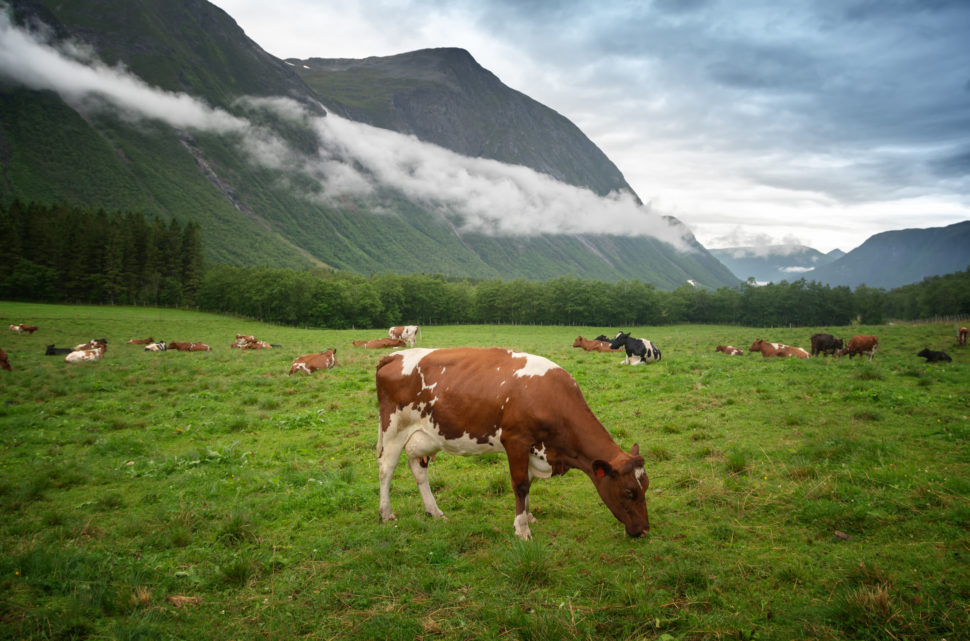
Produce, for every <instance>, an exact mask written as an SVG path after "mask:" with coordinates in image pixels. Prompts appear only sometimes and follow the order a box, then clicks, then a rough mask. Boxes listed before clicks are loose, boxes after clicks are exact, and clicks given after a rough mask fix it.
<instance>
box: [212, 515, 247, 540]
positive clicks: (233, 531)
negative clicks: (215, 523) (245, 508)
mask: <svg viewBox="0 0 970 641" xmlns="http://www.w3.org/2000/svg"><path fill="white" fill-rule="evenodd" d="M216 540H218V541H220V542H221V543H224V544H225V545H236V544H239V543H242V542H244V541H255V540H256V528H255V526H254V525H253V522H252V520H251V517H250V515H249V514H248V513H244V512H233V513H232V514H230V515H229V517H228V518H227V519H226V520H225V521H223V523H222V525H221V526H220V527H219V530H218V533H217V534H216Z"/></svg>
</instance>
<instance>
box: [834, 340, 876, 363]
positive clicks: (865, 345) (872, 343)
mask: <svg viewBox="0 0 970 641" xmlns="http://www.w3.org/2000/svg"><path fill="white" fill-rule="evenodd" d="M878 347H879V339H878V338H876V337H875V336H873V335H871V334H860V335H858V336H853V337H852V338H850V339H849V344H848V345H846V346H845V349H843V350H842V351H841V352H840V353H841V354H842V355H843V356H844V355H846V354H848V355H849V358H850V359H851V358H852V357H853V356H855V355H856V354H859V355H862V354H868V355H869V360H870V361H871V360H872V357H873V356H875V355H876V349H877V348H878Z"/></svg>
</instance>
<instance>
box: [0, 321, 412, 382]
mask: <svg viewBox="0 0 970 641" xmlns="http://www.w3.org/2000/svg"><path fill="white" fill-rule="evenodd" d="M38 329H39V328H38V327H37V326H36V325H24V324H22V323H20V324H11V325H10V330H11V331H14V332H17V333H18V334H21V333H24V332H26V333H28V334H33V333H34V332H36V331H37V330H38ZM420 334H421V330H420V328H419V327H418V326H417V325H403V326H397V327H391V328H390V329H389V330H388V337H387V338H379V339H374V340H367V341H353V344H354V346H355V347H363V348H368V349H387V348H396V347H406V346H411V347H414V345H415V342H416V340H417V337H418V336H420ZM127 344H128V345H144V346H145V351H146V352H166V351H169V350H176V351H180V352H211V351H212V347H210V346H209V345H206V344H205V343H201V342H183V341H168V342H166V341H156V340H155V339H154V338H153V337H151V336H149V337H148V338H133V339H131V340H129V341H128V342H127ZM229 347H231V348H234V349H273V348H280V347H282V345H276V344H272V343H268V342H267V341H263V340H259V339H257V338H256V337H255V336H249V335H246V334H236V340H235V341H234V342H233V343H232V344H231V345H229ZM107 349H108V339H107V338H94V339H91V340H90V341H88V342H87V343H82V344H80V345H75V346H74V347H55V346H54V345H53V344H52V345H48V346H47V350H46V352H45V354H46V355H47V356H64V362H66V363H83V362H89V361H99V360H101V359H102V358H104V353H105V351H107ZM336 354H337V348H335V347H331V348H330V349H327V350H324V351H322V352H318V353H314V354H307V355H305V356H299V357H297V358H296V359H295V360H294V361H293V364H292V365H291V366H290V372H289V373H290V374H293V373H295V372H302V373H304V374H312V373H313V372H315V371H317V370H320V369H330V368H332V367H334V365H336V364H337V360H336ZM0 369H5V370H11V369H12V368H11V366H10V360H9V358H8V357H7V353H6V352H4V351H3V350H2V349H0Z"/></svg>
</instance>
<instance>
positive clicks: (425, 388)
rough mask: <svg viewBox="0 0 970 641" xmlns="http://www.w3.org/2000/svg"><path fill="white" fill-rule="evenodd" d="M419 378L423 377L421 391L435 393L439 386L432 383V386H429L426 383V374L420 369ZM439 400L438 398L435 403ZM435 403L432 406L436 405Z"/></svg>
mask: <svg viewBox="0 0 970 641" xmlns="http://www.w3.org/2000/svg"><path fill="white" fill-rule="evenodd" d="M418 376H420V377H421V389H422V390H428V391H429V392H433V391H434V388H436V387H437V386H438V383H432V384H431V385H428V384H427V383H426V382H425V380H424V372H422V371H421V370H420V369H419V370H418ZM437 400H438V399H437V397H436V398H435V399H434V401H437ZM434 401H431V404H432V405H434Z"/></svg>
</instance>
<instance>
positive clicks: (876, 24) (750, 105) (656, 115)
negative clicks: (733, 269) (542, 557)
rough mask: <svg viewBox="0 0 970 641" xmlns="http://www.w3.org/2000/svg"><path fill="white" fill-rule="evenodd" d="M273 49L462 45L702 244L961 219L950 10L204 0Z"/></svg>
mask: <svg viewBox="0 0 970 641" xmlns="http://www.w3.org/2000/svg"><path fill="white" fill-rule="evenodd" d="M215 4H216V5H218V6H219V7H221V8H223V9H224V10H225V11H226V12H227V13H229V14H230V15H231V16H232V17H233V18H234V19H235V20H236V22H237V23H238V24H239V25H240V26H241V27H242V28H243V30H244V31H245V32H246V33H247V35H249V37H250V38H252V39H253V40H255V41H256V43H257V44H259V45H260V46H261V47H262V48H263V49H265V50H266V51H268V52H269V53H271V54H273V55H275V56H277V57H280V58H289V57H297V58H310V57H321V58H365V57H368V56H385V55H392V54H396V53H402V52H405V51H413V50H415V49H422V48H427V47H462V48H464V49H467V50H468V51H469V52H471V54H472V55H473V56H474V57H475V59H476V60H478V62H479V63H480V64H481V65H482V66H483V67H485V68H486V69H488V70H489V71H491V72H493V73H494V74H496V75H497V76H498V77H499V78H500V79H501V80H502V81H503V82H504V83H505V84H507V85H508V86H510V87H512V88H514V89H517V90H519V91H521V92H523V93H525V94H528V95H529V96H531V97H532V98H535V99H536V100H538V101H539V102H541V103H543V104H545V105H547V106H549V107H551V108H552V109H555V110H556V111H558V112H559V113H561V114H563V115H564V116H566V117H567V118H569V119H570V120H572V121H573V122H574V123H575V124H576V125H577V126H579V127H580V129H582V130H583V132H584V133H585V134H586V135H587V136H589V137H590V139H592V140H593V142H594V143H596V144H597V145H598V146H599V147H600V148H601V149H602V150H603V151H604V152H605V153H606V154H607V156H609V157H610V159H611V160H613V162H614V163H615V164H616V165H617V166H618V167H619V169H620V171H621V172H623V174H624V176H625V177H626V179H627V182H629V183H630V185H631V186H632V187H633V188H634V190H636V192H637V194H638V195H639V196H640V197H641V198H642V199H643V200H644V201H649V202H650V204H651V207H652V208H653V209H654V211H659V212H662V213H668V214H673V215H675V216H677V217H678V218H680V219H681V220H682V221H684V222H685V223H687V224H688V225H689V226H690V228H691V229H692V230H693V231H694V233H695V234H696V236H697V238H698V239H699V240H700V241H701V243H703V244H704V245H705V246H707V247H709V248H715V247H727V246H736V245H747V244H763V243H783V242H800V243H802V244H807V245H810V246H812V247H815V248H816V249H819V250H821V251H829V250H832V249H834V248H840V249H843V250H845V251H848V250H850V249H853V248H854V247H856V246H858V245H859V244H860V243H862V242H863V241H864V240H865V239H866V238H868V237H869V236H871V235H872V234H875V233H878V232H880V231H886V230H890V229H903V228H909V227H937V226H943V225H948V224H952V223H955V222H959V221H962V220H968V219H970V44H968V43H967V41H968V39H970V2H968V1H967V0H954V1H953V2H947V1H945V0H940V1H937V0H913V1H911V2H910V1H900V0H860V1H851V0H833V1H831V2H827V1H824V0H815V1H810V0H806V1H804V2H786V1H784V0H781V1H779V0H765V1H764V2H761V1H758V0H730V1H729V0H722V1H718V0H654V1H653V2H649V1H643V2H637V1H624V2H614V1H611V0H603V1H600V2H589V1H586V2H580V1H578V0H576V1H571V0H555V1H552V0H550V1H548V2H546V1H541V0H540V1H529V0H467V1H465V0H367V1H366V2H363V1H360V2H358V1H354V0H274V1H273V2H266V1H265V0H215Z"/></svg>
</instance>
